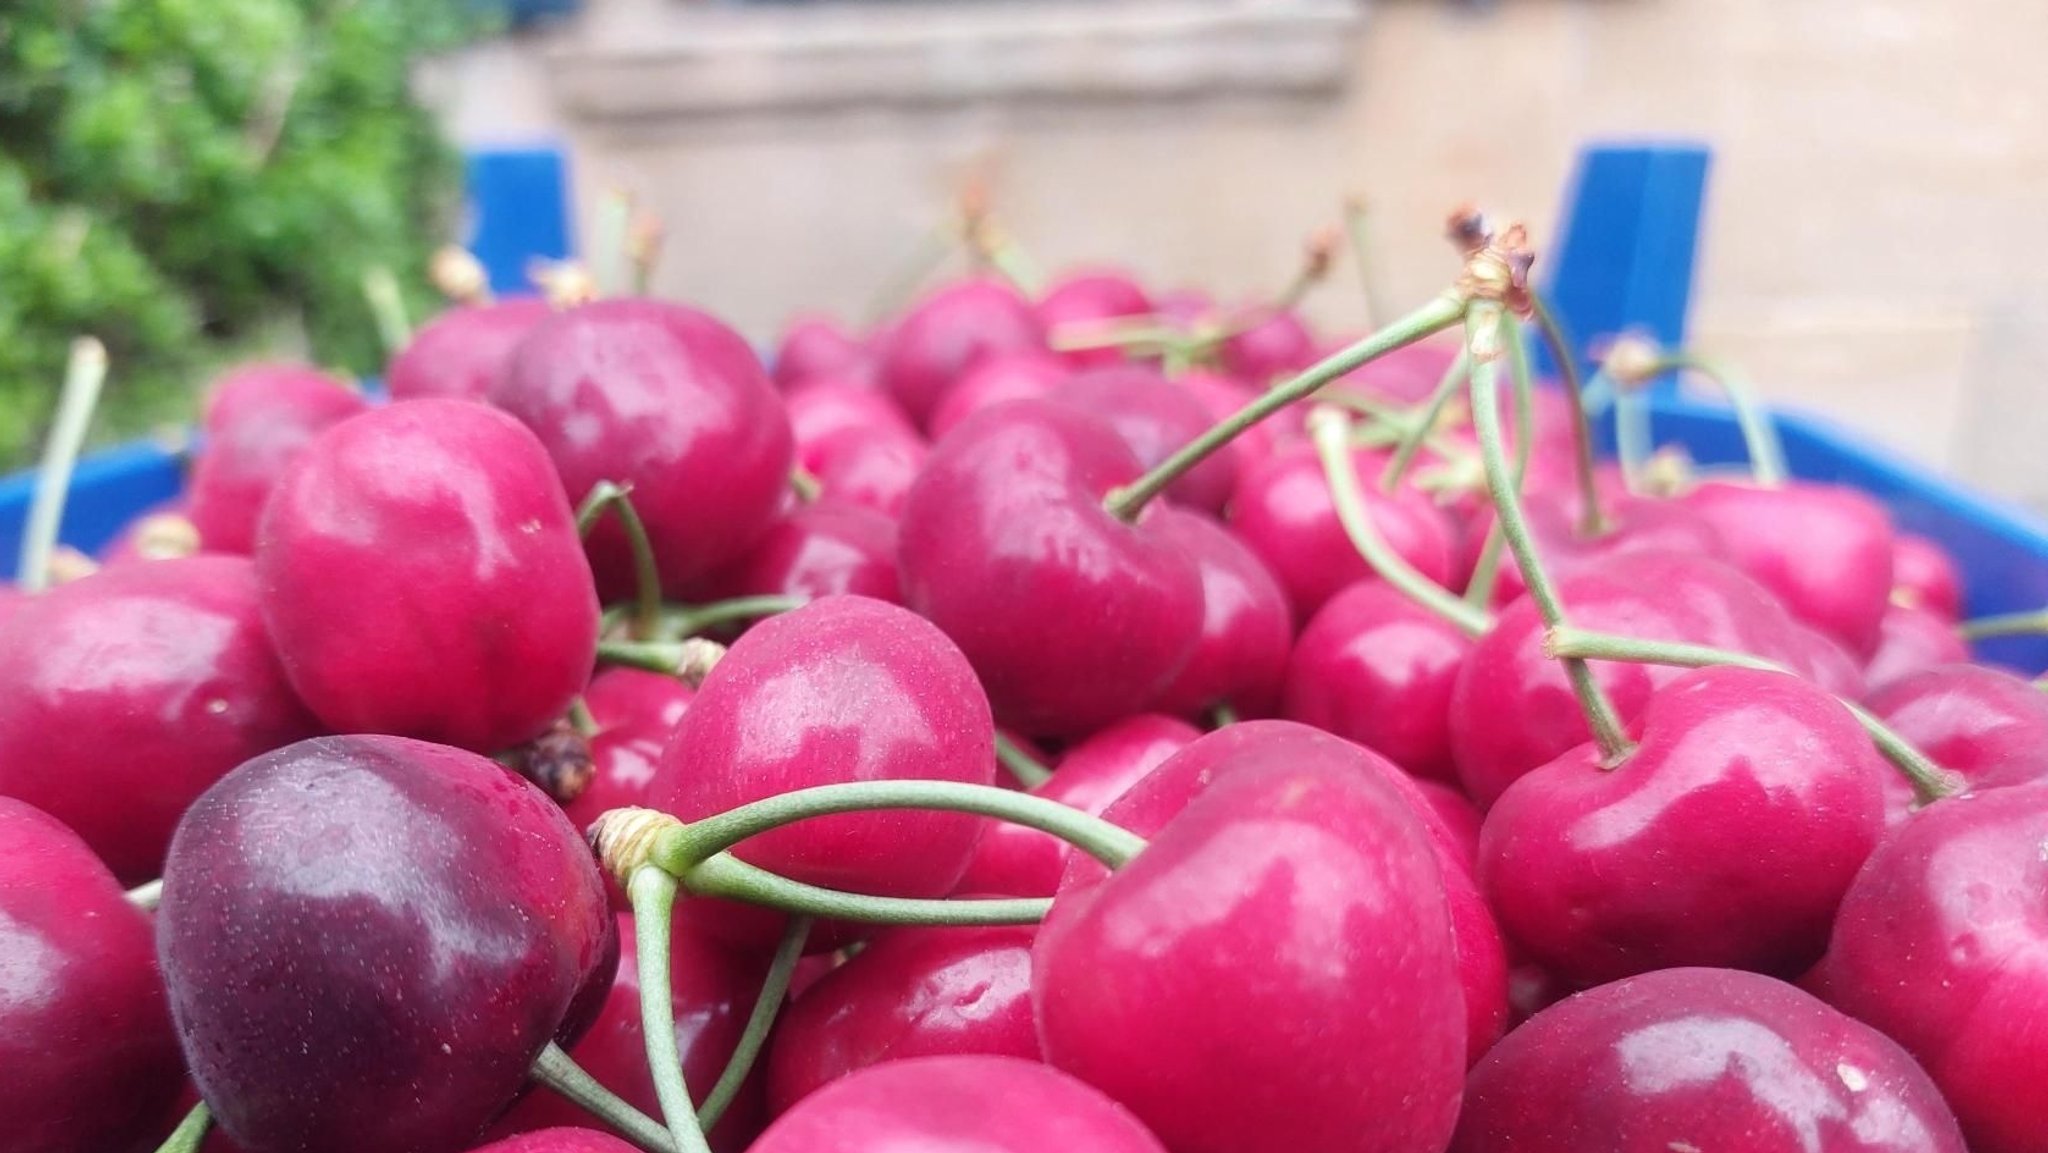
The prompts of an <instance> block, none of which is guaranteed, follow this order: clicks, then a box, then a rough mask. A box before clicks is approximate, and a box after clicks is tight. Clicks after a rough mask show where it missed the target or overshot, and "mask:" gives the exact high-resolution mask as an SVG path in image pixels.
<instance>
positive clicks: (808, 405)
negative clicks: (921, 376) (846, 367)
mask: <svg viewBox="0 0 2048 1153" xmlns="http://www.w3.org/2000/svg"><path fill="white" fill-rule="evenodd" d="M787 405H788V409H789V428H790V434H791V436H792V437H793V438H794V442H795V444H796V462H797V463H798V464H800V465H802V466H803V467H805V468H807V469H810V470H812V471H813V472H815V471H817V469H818V468H819V467H820V466H821V463H822V461H821V456H822V454H823V452H824V449H825V446H826V445H827V444H828V443H831V442H833V441H836V440H838V439H839V438H840V437H841V436H842V435H845V434H847V433H859V434H864V435H868V436H889V437H891V438H892V439H900V440H906V441H912V442H918V441H922V440H923V439H924V438H923V437H920V436H919V435H918V434H917V429H916V428H914V427H912V426H911V423H910V420H909V418H908V417H905V416H904V415H903V410H902V409H900V408H898V407H896V402H895V401H893V400H890V399H889V398H888V397H887V396H885V395H883V394H882V393H879V392H875V391H874V390H872V389H865V388H861V387H859V386H857V385H854V384H850V383H848V382H846V381H844V380H842V379H840V378H839V377H836V376H835V377H819V378H816V379H814V380H812V381H809V382H807V383H805V384H802V385H800V386H798V387H797V388H796V389H794V390H793V391H791V393H790V394H789V398H788V401H787Z"/></svg>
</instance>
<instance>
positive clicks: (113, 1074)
mask: <svg viewBox="0 0 2048 1153" xmlns="http://www.w3.org/2000/svg"><path fill="white" fill-rule="evenodd" d="M0 1068H5V1069H6V1070H7V1073H6V1075H5V1076H0V1117H5V1118H6V1119H7V1124H6V1133H5V1139H4V1140H5V1146H6V1148H7V1149H9V1150H17V1149H19V1150H24V1151H36V1150H66V1149H78V1150H87V1149H92V1150H102V1149H104V1150H125V1149H136V1148H144V1149H146V1148H149V1147H151V1145H152V1144H153V1142H152V1141H151V1140H150V1139H151V1138H152V1137H153V1136H154V1135H155V1134H154V1130H155V1129H156V1127H157V1125H158V1121H159V1118H161V1117H162V1116H163V1114H164V1111H165V1110H166V1109H167V1108H168V1107H169V1106H170V1104H171V1101H172V1099H173V1098H174V1097H176V1095H177V1092H178V1087H179V1085H180V1083H181V1081H182V1079H183V1072H182V1069H181V1067H180V1064H179V1060H178V1041H177V1038H176V1036H174V1035H173V1034H172V1032H171V1018H170V1013H169V1011H168V1010H167V1009H166V1008H165V1007H164V989H163V982H162V981H161V980H160V979H159V978H158V977H157V971H156V952H155V949H154V948H153V947H152V945H151V933H150V926H149V918H148V917H147V916H146V915H144V914H143V913H141V912H140V911H138V910H137V909H136V908H135V907H134V906H132V905H130V904H129V903H128V901H127V899H126V897H125V896H124V895H123V894H122V892H121V886H120V884H119V883H118V882H116V881H115V880H114V876H113V874H112V873H110V872H108V871H107V867H106V866H105V865H102V864H101V863H100V862H99V860H98V859H97V858H95V857H94V856H93V854H92V850H91V849H89V848H87V847H86V844H85V842H84V841H81V840H79V839H78V837H77V836H76V835H75V834H73V833H72V832H71V830H69V829H67V828H65V827H64V826H63V825H61V824H59V823H58V822H57V821H56V820H55V819H54V818H52V817H50V816H48V815H47V814H44V813H42V812H39V811H37V810H35V809H33V808H30V807H29V806H28V805H25V804H22V803H21V802H19V801H14V800H9V799H7V798H4V797H0Z"/></svg>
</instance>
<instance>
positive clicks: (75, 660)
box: [0, 556, 317, 885]
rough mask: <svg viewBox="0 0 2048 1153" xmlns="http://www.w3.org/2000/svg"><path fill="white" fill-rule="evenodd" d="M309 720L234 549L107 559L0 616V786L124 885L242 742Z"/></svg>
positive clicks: (273, 740) (155, 862)
mask: <svg viewBox="0 0 2048 1153" xmlns="http://www.w3.org/2000/svg"><path fill="white" fill-rule="evenodd" d="M315 731H317V725H316V723H315V722H314V720H313V718H312V717H310V716H308V715H307V714H306V711H305V708H304V706H302V705H301V704H300V703H299V700H298V698H297V697H296V696H294V695H293V694H292V690H291V687H290V686H289V685H288V684H286V683H285V675H284V670H283V668H281V667H280V666H279V664H278V659H277V651H276V649H275V648H273V647H272V645H271V642H270V637H269V636H268V635H267V634H266V633H265V632H264V630H263V620H262V617H261V615H260V614H259V612H258V607H257V591H256V572H255V568H254V566H252V565H251V564H250V563H249V562H248V561H247V560H245V559H243V558H241V557H227V556H197V557H187V558H185V559H182V560H166V561H158V562H155V563H153V564H137V565H117V566H115V567H113V568H109V569H105V570H102V571H101V572H98V573H96V574H94V575H92V576H90V577H86V578H85V579H83V580H78V581H73V582H70V583H68V584H63V585H59V586H57V587H55V588H53V589H51V590H50V591H49V592H47V593H44V594H42V595H41V596H38V597H35V598H33V599H29V600H27V601H25V602H24V603H23V605H22V606H21V608H19V609H18V610H17V611H16V612H15V613H14V615H13V617H12V619H10V620H8V621H6V622H5V623H4V624H0V796H6V797H16V798H19V799H20V800H23V801H26V802H28V803H29V804H31V805H34V806H36V807H37V808H39V809H42V810H43V811H44V812H47V813H49V814H50V815H52V816H54V817H56V818H57V819H58V820H60V821H63V822H65V824H67V825H68V826H70V828H71V829H72V830H73V831H75V832H76V833H77V834H78V835H79V836H80V837H81V838H82V839H84V841H85V843H86V844H88V845H91V846H92V849H93V852H95V853H97V854H99V856H100V859H101V860H103V861H105V862H106V863H107V866H108V867H109V868H111V869H112V870H113V871H114V875H115V876H117V877H119V878H120V880H121V883H122V884H124V885H137V884H141V883H142V882H144V881H151V880H155V879H156V877H157V875H158V874H159V872H160V871H161V870H162V868H163V860H164V850H165V849H166V848H167V847H168V846H169V845H170V843H171V830H172V829H173V828H175V827H176V825H177V823H178V817H179V815H180V814H182V813H183V812H184V811H185V807H186V806H187V805H189V804H191V803H192V801H193V799H194V798H196V797H197V796H199V794H200V793H203V792H205V791H206V789H207V787H208V786H210V785H212V784H213V783H214V782H215V781H217V780H219V779H220V778H221V777H222V776H224V775H225V774H226V773H227V772H228V771H229V770H230V769H233V768H234V767H235V766H236V765H239V764H241V763H242V762H243V761H245V760H248V759H249V758H250V757H253V756H256V755H257V754H259V753H264V752H268V751H270V750H271V749H274V748H277V747H278V746H280V745H285V744H289V743H291V742H292V741H295V740H298V739H300V738H301V737H304V736H307V735H309V734H311V733H313V732H315Z"/></svg>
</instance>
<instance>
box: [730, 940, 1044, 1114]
mask: <svg viewBox="0 0 2048 1153" xmlns="http://www.w3.org/2000/svg"><path fill="white" fill-rule="evenodd" d="M1035 932H1036V928H1035V926H1030V925H1003V926H998V927H995V928H913V927H909V926H903V927H900V928H892V929H884V930H883V931H881V932H879V933H877V934H875V935H874V936H873V937H872V938H870V939H869V941H868V942H867V944H866V945H865V946H863V947H862V948H861V951H860V952H858V953H856V954H854V956H853V959H851V960H849V961H847V962H846V963H845V964H843V965H841V966H839V967H838V968H837V969H834V970H832V971H831V972H830V973H827V974H826V975H825V976H823V977H821V978H819V979H818V981H817V983H816V984H814V985H812V986H811V987H810V988H809V989H807V990H805V992H804V995H803V996H801V997H799V998H797V999H796V1000H795V1001H793V1002H791V1003H790V1005H789V1006H788V1007H787V1008H786V1009H784V1010H783V1013H782V1017H781V1018H780V1019H779V1020H778V1021H777V1022H776V1025H775V1039H774V1041H773V1043H772V1044H771V1045H770V1046H769V1049H768V1107H769V1111H770V1113H771V1114H774V1115H780V1114H782V1113H785V1112H787V1111H788V1110H789V1109H790V1108H791V1107H792V1106H794V1105H795V1104H796V1103H797V1102H799V1101H801V1100H802V1099H803V1098H805V1097H808V1096H810V1095H811V1094H812V1093H814V1092H816V1091H817V1090H819V1089H820V1088H823V1087H824V1086H825V1085H826V1084H828V1083H829V1082H832V1081H836V1080H838V1079H839V1078H841V1077H844V1076H846V1075H847V1074H849V1073H852V1072H854V1071H856V1070H859V1069H865V1068H867V1067H868V1066H870V1065H878V1064H880V1063H882V1062H884V1061H901V1060H905V1059H907V1058H913V1057H937V1056H971V1055H984V1056H993V1057H1023V1058H1028V1059H1031V1060H1037V1058H1038V1035H1037V1033H1036V1032H1035V1031H1034V1028H1033V1026H1032V1023H1031V938H1032V936H1033V935H1034V933H1035Z"/></svg>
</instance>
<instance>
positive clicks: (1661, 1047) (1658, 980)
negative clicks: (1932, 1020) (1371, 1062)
mask: <svg viewBox="0 0 2048 1153" xmlns="http://www.w3.org/2000/svg"><path fill="white" fill-rule="evenodd" d="M1596 1134H1597V1137H1596V1136H1595V1135H1596ZM1589 1141H1597V1142H1598V1146H1599V1147H1600V1148H1603V1149H1630V1150H1635V1149H1642V1150H1658V1151H1660V1153H1661V1151H1663V1150H1686V1149H1698V1150H1708V1149H1730V1150H1735V1149H1739V1150H1742V1151H1743V1153H1965V1150H1964V1147H1963V1141H1962V1136H1961V1134H1959V1133H1958V1132H1957V1131H1956V1123H1955V1118H1954V1116H1953V1115H1951V1114H1950V1113H1949V1110H1948V1106H1947V1105H1945V1104H1943V1102H1942V1099H1941V1095H1940V1094H1939V1093H1937V1092H1936V1091H1935V1088H1934V1085H1933V1083H1931V1082H1930V1081H1929V1080H1928V1079H1927V1074H1926V1073H1924V1072H1922V1071H1921V1069H1920V1067H1919V1066H1918V1065H1915V1064H1914V1063H1913V1059H1912V1058H1911V1057H1909V1056H1907V1054H1906V1053H1905V1051H1904V1050H1902V1049H1900V1048H1899V1046H1898V1045H1896V1044H1894V1043H1893V1042H1892V1041H1890V1040H1889V1039H1887V1038H1886V1037H1885V1036H1884V1035H1883V1034H1881V1033H1879V1032H1878V1031H1877V1030H1875V1029H1872V1028H1870V1027H1868V1026H1866V1025H1863V1024H1860V1023H1858V1022H1856V1021H1852V1020H1850V1019H1849V1018H1848V1017H1845V1016H1843V1015H1842V1014H1840V1013H1837V1012H1835V1011H1834V1010H1832V1009H1830V1008H1828V1007H1827V1006H1826V1005H1824V1004H1822V1003H1820V1002H1819V1001H1817V1000H1815V999H1814V998H1812V997H1810V996H1808V995H1807V994H1805V993H1802V992H1800V991H1799V990H1798V989H1795V988H1793V987H1792V986H1790V985H1786V984H1783V983H1781V982H1778V981H1774V980H1772V979H1771V978H1769V977H1763V976H1758V975H1756V974H1753V973H1742V972H1736V971H1733V970H1728V969H1703V968H1691V969H1666V970H1663V971H1660V972H1655V973H1647V974H1644V975H1643V976H1640V977H1630V978H1628V979H1626V980H1623V981H1617V982H1615V983H1614V984H1611V985H1603V986H1601V987H1600V988H1598V989H1594V990H1591V991H1589V992H1585V993H1581V994H1579V995H1578V996H1576V997H1573V998H1571V999H1570V1000H1567V1001H1564V1002H1561V1003H1559V1004H1557V1005H1553V1006H1551V1007H1550V1008H1548V1009H1545V1010H1544V1011H1542V1012H1541V1013H1538V1014H1537V1015H1536V1016H1535V1017H1533V1018H1532V1019H1530V1020H1529V1022H1528V1023H1527V1024H1524V1025H1523V1026H1522V1027H1521V1028H1519V1029H1517V1030H1515V1031H1514V1032H1513V1033H1511V1034H1509V1035H1508V1037H1507V1039H1506V1040H1505V1041H1502V1042H1501V1043H1500V1044H1499V1045H1497V1046H1495V1048H1494V1050H1493V1052H1492V1053H1490V1054H1488V1056H1487V1058H1486V1060H1485V1061H1482V1062H1481V1063H1480V1064H1479V1067H1478V1068H1476V1069H1474V1070H1473V1071H1472V1079H1471V1081H1470V1082H1469V1083H1468V1084H1467V1086H1466V1090H1465V1111H1464V1113H1463V1115H1462V1116H1461V1117H1460V1118H1459V1121H1458V1135H1457V1138H1456V1139H1455V1140H1454V1141H1452V1143H1451V1153H1495V1151H1497V1150H1507V1149H1512V1150H1517V1151H1518V1153H1579V1151H1581V1150H1584V1149H1586V1148H1587V1147H1588V1144H1587V1143H1588V1142H1589Z"/></svg>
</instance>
